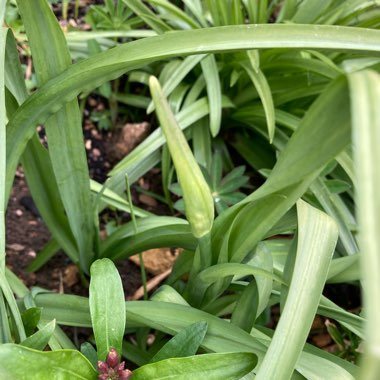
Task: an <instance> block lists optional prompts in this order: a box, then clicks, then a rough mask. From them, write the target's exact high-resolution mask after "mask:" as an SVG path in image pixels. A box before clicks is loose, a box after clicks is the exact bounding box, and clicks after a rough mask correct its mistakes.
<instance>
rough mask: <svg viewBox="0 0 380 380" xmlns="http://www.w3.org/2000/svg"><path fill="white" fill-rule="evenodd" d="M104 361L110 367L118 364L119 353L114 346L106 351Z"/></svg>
mask: <svg viewBox="0 0 380 380" xmlns="http://www.w3.org/2000/svg"><path fill="white" fill-rule="evenodd" d="M106 362H107V364H108V365H109V366H110V367H112V368H115V367H117V365H118V364H119V354H118V353H117V351H116V350H115V349H114V348H111V351H110V352H109V353H108V355H107V360H106Z"/></svg>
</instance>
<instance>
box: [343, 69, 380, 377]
mask: <svg viewBox="0 0 380 380" xmlns="http://www.w3.org/2000/svg"><path fill="white" fill-rule="evenodd" d="M348 78H349V84H350V97H351V112H352V124H353V145H354V147H355V150H354V162H355V175H356V177H357V192H356V199H357V210H358V219H359V246H360V251H361V260H360V266H361V271H362V278H363V280H365V281H364V282H363V286H364V310H365V315H366V317H367V319H368V321H367V326H366V339H367V343H366V345H367V346H366V351H365V356H364V360H363V362H362V371H361V374H360V377H359V378H360V379H363V380H364V379H365V380H375V379H377V378H378V377H379V375H380V365H379V363H380V360H379V358H380V354H379V346H380V333H379V330H378V329H377V328H374V327H375V326H376V325H377V320H378V316H379V313H380V306H379V303H378V302H377V301H376V300H377V299H378V297H380V261H379V249H380V247H379V229H380V216H379V215H380V214H379V212H380V199H379V196H378V188H379V184H380V169H379V166H378V162H379V160H380V152H379V149H378V146H379V144H380V112H379V107H378V99H379V96H380V76H379V74H378V73H375V72H374V71H370V70H366V71H362V72H357V73H352V74H349V76H348Z"/></svg>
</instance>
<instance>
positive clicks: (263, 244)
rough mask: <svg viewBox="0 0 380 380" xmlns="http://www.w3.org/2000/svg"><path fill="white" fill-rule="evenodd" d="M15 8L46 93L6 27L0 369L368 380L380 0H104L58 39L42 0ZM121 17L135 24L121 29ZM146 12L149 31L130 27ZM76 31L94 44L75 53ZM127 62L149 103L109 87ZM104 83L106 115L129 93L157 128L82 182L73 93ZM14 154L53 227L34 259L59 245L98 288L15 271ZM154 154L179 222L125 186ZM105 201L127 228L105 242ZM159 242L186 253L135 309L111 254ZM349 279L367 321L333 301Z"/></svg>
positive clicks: (0, 140) (374, 339)
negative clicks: (98, 176) (79, 292)
mask: <svg viewBox="0 0 380 380" xmlns="http://www.w3.org/2000/svg"><path fill="white" fill-rule="evenodd" d="M16 3H17V9H18V12H19V13H20V15H21V18H22V23H23V26H24V28H25V31H26V35H27V37H28V41H29V44H30V49H31V54H32V57H33V64H34V69H35V73H36V78H37V83H38V89H37V90H36V91H35V92H34V93H32V94H30V93H29V92H28V90H27V88H26V86H25V82H24V79H23V73H22V69H21V65H20V63H19V59H18V52H17V46H16V42H15V39H14V36H13V34H12V31H11V30H10V29H6V28H3V29H2V32H1V38H0V54H1V55H0V56H1V59H2V61H3V62H4V65H2V66H1V67H2V69H1V75H0V80H1V83H0V84H1V85H0V88H1V92H0V107H2V111H1V112H0V118H1V119H0V153H1V158H0V165H1V167H0V217H1V218H0V254H1V260H0V266H1V267H0V288H1V292H0V316H1V326H2V329H1V334H0V343H1V344H0V374H1V375H4V376H8V377H10V378H17V379H34V378H35V379H44V378H51V368H53V366H54V368H55V370H56V371H57V373H59V375H60V376H61V377H60V378H70V379H75V378H81V379H96V378H112V377H114V378H115V377H116V378H126V377H129V376H130V373H129V372H128V371H127V370H125V369H124V367H123V368H122V367H119V356H124V357H125V358H127V359H129V360H130V361H132V362H134V363H135V364H136V365H137V366H138V367H139V368H138V369H136V370H134V371H133V373H132V377H131V378H132V379H161V378H167V377H168V376H170V377H171V378H173V379H183V378H193V377H194V378H195V377H199V378H202V377H203V376H206V375H205V374H207V377H208V378H210V379H221V378H225V379H241V378H244V379H251V378H256V379H265V380H267V379H276V380H277V379H280V380H281V379H284V380H285V379H290V378H292V379H293V378H294V379H299V378H302V379H304V378H306V379H314V378H321V377H323V378H328V379H354V378H356V377H359V378H361V379H365V380H368V379H369V380H372V379H373V380H375V379H377V378H378V377H379V374H380V368H379V362H380V361H379V358H378V355H379V353H378V349H377V347H378V346H379V344H380V335H379V333H378V332H377V331H379V330H378V328H377V316H378V315H379V312H380V310H379V308H380V303H379V302H376V300H377V299H378V297H377V294H378V293H379V289H380V283H379V281H380V280H379V279H380V275H379V274H380V273H379V272H380V267H379V265H378V262H379V260H378V252H379V247H378V239H377V236H376V233H377V231H378V230H379V228H380V219H379V215H380V203H379V197H377V196H376V189H377V188H378V185H379V181H380V172H379V168H378V165H377V164H376V163H377V162H379V161H380V157H378V156H379V151H378V146H379V144H380V141H379V139H380V134H379V128H380V121H379V120H380V114H379V108H378V106H377V99H378V97H379V91H380V90H379V89H380V76H379V73H378V71H379V67H380V66H379V65H380V59H379V51H380V42H379V41H380V32H379V31H378V30H377V28H378V26H379V25H378V24H379V18H378V12H379V9H378V5H377V4H376V3H374V2H364V3H363V2H362V1H358V0H350V1H346V2H341V1H338V0H330V1H322V2H321V1H320V0H319V1H314V0H303V1H294V0H286V1H281V2H280V1H273V2H271V3H268V2H267V1H260V2H256V1H250V0H232V1H228V2H227V1H226V2H223V1H210V0H204V1H202V0H182V1H176V2H174V1H173V2H170V1H166V0H147V1H145V2H144V1H141V0H123V1H118V2H117V4H114V3H113V2H110V1H107V3H106V5H105V7H103V8H102V7H97V8H92V10H91V11H90V13H89V15H88V17H91V20H92V21H91V22H92V25H93V27H94V28H97V29H98V30H94V31H92V32H88V33H90V34H88V35H87V36H88V37H86V36H85V34H83V33H82V34H80V35H79V37H78V35H74V36H73V34H70V33H67V34H66V35H65V34H64V33H63V32H62V30H61V28H60V27H59V24H58V23H57V20H56V18H55V16H54V14H53V13H52V11H51V9H50V6H49V2H48V1H45V0H41V1H39V2H31V1H28V0H17V2H16ZM5 9H6V7H5V3H4V2H3V3H2V5H1V9H0V10H1V12H0V15H1V17H2V18H3V16H4V13H5ZM132 14H134V15H135V16H133V15H132ZM119 16H120V17H121V16H122V17H121V19H122V20H124V21H125V20H135V21H136V24H134V23H130V24H128V27H127V28H126V29H127V30H125V28H123V27H122V25H121V24H123V25H124V22H122V21H120V20H119V19H120V17H119ZM116 21H117V22H116ZM119 21H120V22H119ZM126 22H127V21H126ZM136 25H138V26H140V25H145V26H146V28H147V29H151V30H145V31H143V32H144V33H142V34H139V33H140V32H141V31H139V30H134V29H133V28H134V27H135V26H136ZM118 27H120V29H123V30H120V31H112V30H110V29H112V28H118ZM102 28H103V29H106V30H104V31H103V30H102ZM110 32H112V33H111V34H108V35H107V33H110ZM146 32H148V33H146ZM86 33H87V32H86ZM74 37H75V38H77V40H76V41H78V38H79V40H80V41H82V42H83V40H84V41H87V39H93V40H94V41H96V44H98V45H96V46H95V48H94V44H92V45H91V44H87V42H86V44H85V45H83V44H82V45H80V50H78V45H75V44H73V41H74V40H75V38H74ZM115 37H122V38H136V39H137V40H136V41H133V42H130V41H129V40H127V41H125V40H121V41H119V40H114V39H110V38H115ZM140 37H141V38H140ZM73 38H74V39H73ZM91 46H92V48H91ZM69 47H70V48H71V54H70V49H69ZM110 47H112V48H110ZM79 51H80V54H78V52H79ZM72 57H74V58H75V59H78V58H80V59H78V60H77V61H76V62H75V63H72ZM83 58H84V59H83ZM125 74H128V75H129V78H128V80H130V81H132V80H133V81H136V82H139V83H140V85H142V86H146V89H147V91H146V92H144V94H143V96H142V97H141V96H139V95H134V96H132V97H131V96H130V94H128V93H127V94H123V93H119V87H109V86H108V85H106V86H108V87H104V84H105V83H109V81H111V80H115V79H116V78H120V77H121V76H123V75H125ZM102 86H103V87H102ZM94 89H98V90H97V91H99V92H100V93H101V94H102V95H103V96H105V97H110V99H111V98H112V99H111V100H112V101H111V100H110V108H111V110H110V112H111V115H113V116H111V118H112V117H115V115H116V116H117V112H118V107H117V106H118V104H119V103H118V102H122V99H124V100H125V99H127V100H126V101H125V104H129V105H131V104H132V103H133V104H134V105H138V106H139V107H146V109H147V112H153V111H154V112H155V114H156V116H157V120H158V123H159V125H160V127H159V128H158V129H156V130H155V131H154V132H153V133H152V134H151V135H150V136H149V137H148V138H147V139H146V140H145V141H144V142H143V143H141V144H140V145H139V146H138V147H137V148H136V149H135V150H133V151H132V152H131V153H130V154H128V155H127V156H126V157H125V158H124V159H123V160H121V161H120V162H119V163H118V164H117V165H116V166H115V167H114V168H113V169H112V170H111V171H110V173H108V174H109V179H108V181H107V182H106V183H104V184H100V183H96V182H95V181H93V180H91V179H90V177H89V171H88V167H87V162H86V157H85V149H84V145H83V139H82V129H81V113H80V108H79V106H78V101H77V96H78V95H80V94H88V93H89V92H90V91H92V90H94ZM148 90H149V92H150V94H151V98H152V99H148V98H147V94H148ZM115 102H116V103H115ZM111 104H112V106H111ZM115 104H116V107H115ZM38 124H44V126H45V128H46V133H47V138H48V143H49V144H48V149H46V148H45V147H43V146H42V145H41V143H40V141H39V139H38V137H37V134H36V132H35V127H36V126H37V125H38ZM215 152H216V153H215ZM215 154H216V156H215ZM219 154H220V155H221V156H218V155H219ZM233 156H234V157H235V156H237V157H238V160H236V159H235V161H234V160H233V159H231V157H233ZM237 162H239V163H238V164H237ZM242 162H243V163H244V165H245V166H246V168H247V173H252V172H256V173H261V175H262V179H261V181H262V182H263V184H262V185H261V186H259V187H254V189H253V191H252V192H250V190H252V189H251V188H249V187H248V188H246V189H245V192H244V193H242V192H240V191H239V190H240V188H241V187H242V186H244V185H246V184H247V178H246V177H245V176H244V175H243V171H242V169H241V167H240V168H239V165H241V163H242ZM19 163H21V165H22V167H23V170H24V172H25V176H26V179H27V182H28V186H29V189H30V191H31V194H32V196H33V199H34V201H35V203H36V205H37V207H38V209H39V211H40V213H41V216H42V218H43V219H44V221H45V223H46V225H47V226H48V228H49V230H50V232H51V234H52V237H53V239H52V241H51V242H49V244H48V245H47V246H46V248H45V249H44V250H43V251H42V252H41V253H40V254H39V255H38V257H37V259H36V261H35V262H34V263H33V265H32V268H34V269H36V268H38V267H39V266H41V265H43V264H44V263H45V262H46V261H47V260H48V259H49V258H50V257H51V256H52V255H54V253H55V252H56V251H57V250H58V249H63V250H64V252H65V253H66V254H67V255H68V257H69V258H70V259H71V260H72V261H73V262H74V263H76V264H77V265H78V266H79V267H80V269H81V271H82V272H83V275H84V276H88V277H89V278H90V281H91V282H90V297H89V298H85V297H79V296H74V295H65V294H54V293H51V292H48V291H45V290H41V289H31V290H28V289H26V288H25V287H24V286H23V285H22V283H21V282H20V280H19V279H17V278H16V277H15V276H14V275H13V273H11V272H10V271H9V270H8V269H6V267H5V237H4V231H5V229H4V213H5V209H6V204H7V201H8V198H9V194H10V190H11V187H12V182H13V178H14V174H15V171H16V167H17V165H18V164H19ZM157 165H160V167H161V172H162V179H163V188H164V193H165V196H166V199H167V201H168V202H170V200H171V197H170V189H171V188H172V189H173V182H174V183H175V181H177V182H178V184H179V185H174V188H177V191H176V192H177V194H180V195H181V197H183V206H184V207H183V210H184V215H185V218H180V217H174V216H164V217H163V216H155V215H152V214H150V213H147V212H145V211H143V210H140V209H138V208H136V207H134V206H133V205H132V204H131V201H130V197H125V195H124V194H125V192H126V190H127V193H128V190H129V189H128V186H126V183H128V184H129V183H134V182H135V181H136V180H137V179H138V178H139V177H141V176H142V175H144V174H145V173H146V172H147V171H148V170H150V169H151V168H152V167H154V166H157ZM223 172H224V173H228V172H229V173H230V174H227V175H226V176H225V177H224V179H222V178H223ZM174 173H175V174H174ZM208 175H209V176H210V178H207V177H208ZM126 177H127V181H126V180H125V178H126ZM179 187H180V190H179ZM249 192H250V193H249ZM216 193H217V194H218V195H219V196H220V195H223V196H224V199H222V200H224V203H223V204H222V203H219V204H218V202H216ZM246 193H249V194H246ZM238 194H239V195H238ZM219 198H221V197H219ZM106 205H109V206H112V207H114V208H117V209H120V210H123V211H127V212H130V213H131V215H132V221H131V222H129V223H126V224H124V225H120V226H117V227H116V228H115V229H114V230H113V232H112V233H111V234H110V235H109V236H107V238H106V239H105V240H100V237H99V218H98V214H99V212H100V211H101V210H102V209H103V208H104V207H106ZM215 208H216V211H217V213H216V212H215ZM216 214H218V215H216ZM357 231H359V239H357V236H356V235H357V234H356V232H357ZM269 238H270V239H269ZM168 246H169V247H171V246H173V247H181V248H183V249H184V252H183V253H182V254H181V255H180V256H179V258H178V259H177V262H176V264H175V266H174V268H173V271H172V274H171V276H170V277H169V279H168V280H167V282H166V284H164V285H162V286H161V287H160V288H159V289H157V291H156V292H155V293H154V294H152V295H151V296H150V299H149V300H144V301H127V302H125V300H124V295H123V291H122V286H121V280H120V277H119V275H118V272H117V269H116V267H115V264H114V263H113V262H116V265H117V260H120V259H125V258H128V257H129V256H131V255H133V254H135V253H139V252H141V251H143V250H146V249H150V248H157V247H168ZM359 266H360V268H361V269H359ZM345 282H350V283H355V284H357V286H363V287H364V290H365V291H364V292H363V294H364V308H365V316H362V315H357V314H354V313H350V312H348V311H346V310H344V309H342V308H341V307H339V306H337V305H336V304H334V303H333V302H332V301H331V300H329V299H328V298H326V297H325V296H323V295H322V291H323V288H324V286H325V284H329V283H331V284H336V283H345ZM16 298H17V300H16ZM274 304H279V305H280V308H281V316H280V320H279V323H278V325H277V327H276V329H275V330H270V329H268V328H266V327H265V326H263V324H262V320H263V318H262V316H263V315H264V314H265V313H267V311H268V310H269V308H270V307H271V306H272V305H274ZM316 313H318V314H319V315H322V316H325V317H327V318H329V319H333V320H334V321H336V323H338V324H340V325H341V326H343V327H344V331H346V333H347V334H348V335H349V336H351V337H352V338H351V339H352V340H359V339H360V340H363V341H364V355H363V360H362V362H361V363H352V362H351V361H349V360H345V359H344V358H341V357H339V356H336V355H332V354H329V353H327V352H324V351H322V350H320V349H317V348H315V347H312V346H310V345H308V344H306V343H305V342H306V340H307V336H308V333H309V330H310V327H311V324H312V321H313V318H314V316H315V314H316ZM295 316H296V318H297V323H295V321H294V318H295ZM59 325H68V326H82V327H89V328H92V331H93V333H94V339H93V341H92V343H95V347H96V349H95V347H94V346H93V344H92V343H91V342H87V343H86V344H84V345H83V346H82V347H80V348H79V347H75V346H74V344H73V343H72V342H71V341H70V340H69V339H68V337H67V336H66V335H65V334H64V333H63V331H62V330H61V329H60V327H59ZM151 329H153V330H154V331H155V342H154V344H153V345H152V346H151V347H148V346H147V344H146V342H147V334H148V333H149V331H150V330H151ZM330 331H331V334H333V335H334V334H335V337H334V339H336V341H339V342H341V338H340V337H339V334H337V332H336V330H334V331H333V330H332V328H331V326H330ZM125 333H129V334H135V337H136V343H135V344H132V343H131V342H129V341H127V340H126V339H124V334H125ZM46 346H48V347H49V348H50V351H44V349H45V348H46ZM20 355H22V358H23V360H22V365H20V359H19V357H20ZM110 355H111V356H110ZM107 356H108V359H107ZM116 357H117V360H116V359H115V358H116ZM97 361H100V363H103V364H99V366H98V364H97ZM104 363H105V364H104ZM358 364H360V365H358ZM97 369H100V373H99V372H98V371H97ZM49 376H50V377H49ZM57 376H58V375H57ZM101 376H103V377H101Z"/></svg>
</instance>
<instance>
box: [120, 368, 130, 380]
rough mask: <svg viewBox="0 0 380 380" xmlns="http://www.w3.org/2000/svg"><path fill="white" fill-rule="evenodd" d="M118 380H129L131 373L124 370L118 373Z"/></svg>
mask: <svg viewBox="0 0 380 380" xmlns="http://www.w3.org/2000/svg"><path fill="white" fill-rule="evenodd" d="M118 375H119V380H129V379H130V378H131V376H132V372H131V371H130V370H129V369H124V370H122V371H119V372H118Z"/></svg>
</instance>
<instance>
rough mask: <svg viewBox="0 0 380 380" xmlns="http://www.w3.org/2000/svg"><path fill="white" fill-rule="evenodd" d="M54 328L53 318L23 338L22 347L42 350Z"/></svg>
mask: <svg viewBox="0 0 380 380" xmlns="http://www.w3.org/2000/svg"><path fill="white" fill-rule="evenodd" d="M54 329H55V320H54V319H53V320H52V321H51V322H49V323H47V324H46V325H45V326H44V327H42V328H41V329H40V330H38V331H37V332H35V333H34V334H33V335H31V336H29V337H27V338H26V339H25V340H23V341H22V342H21V345H22V346H24V347H29V348H34V349H35V350H43V349H44V348H45V347H46V346H47V344H48V343H49V340H50V339H51V337H52V335H53V333H54Z"/></svg>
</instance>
